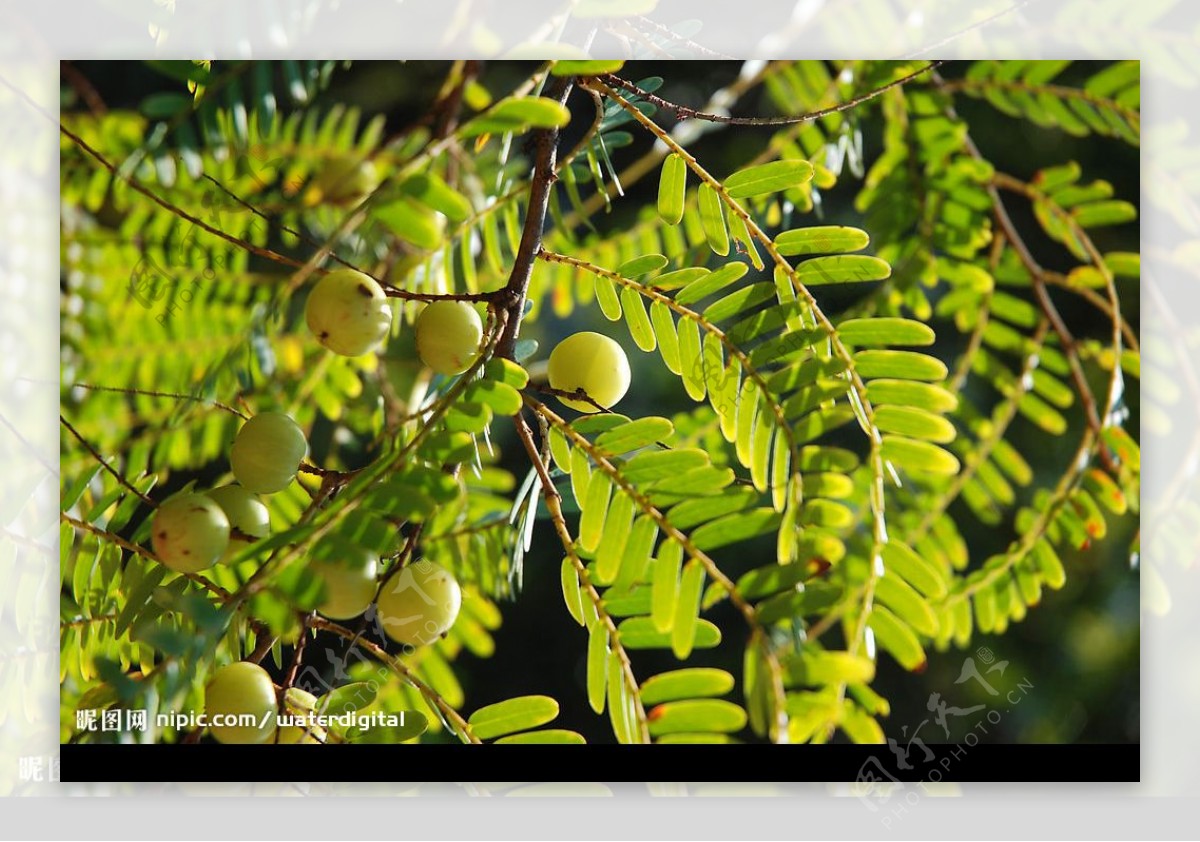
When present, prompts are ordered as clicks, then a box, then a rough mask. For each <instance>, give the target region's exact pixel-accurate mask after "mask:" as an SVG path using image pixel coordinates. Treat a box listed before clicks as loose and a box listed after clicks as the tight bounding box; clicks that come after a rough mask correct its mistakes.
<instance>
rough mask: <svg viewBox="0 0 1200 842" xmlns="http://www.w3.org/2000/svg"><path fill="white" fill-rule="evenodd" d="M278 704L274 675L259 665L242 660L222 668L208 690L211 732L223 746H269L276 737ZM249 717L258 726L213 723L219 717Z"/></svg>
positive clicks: (205, 702)
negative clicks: (254, 744)
mask: <svg viewBox="0 0 1200 842" xmlns="http://www.w3.org/2000/svg"><path fill="white" fill-rule="evenodd" d="M277 705H278V701H277V699H276V697H275V685H274V684H272V683H271V676H269V675H268V674H267V671H266V670H265V669H263V668H262V667H260V666H259V665H258V664H252V663H250V662H249V661H238V662H237V663H234V664H228V665H227V666H223V667H221V668H220V669H219V670H217V671H216V672H215V673H213V677H212V678H211V679H210V680H209V682H208V686H207V687H205V689H204V713H205V715H206V716H207V717H208V721H209V726H208V730H209V732H210V733H212V735H213V737H214V738H216V740H217V742H219V743H228V744H234V743H265V742H267V741H269V740H270V739H271V738H272V737H273V736H274V735H275V720H276V712H277ZM240 714H249V715H252V716H253V717H254V724H245V725H237V724H228V723H223V724H219V725H217V724H213V718H214V717H215V716H217V715H223V716H225V717H230V716H237V715H240Z"/></svg>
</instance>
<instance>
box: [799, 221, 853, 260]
mask: <svg viewBox="0 0 1200 842" xmlns="http://www.w3.org/2000/svg"><path fill="white" fill-rule="evenodd" d="M870 241H871V238H870V236H868V234H867V232H866V231H863V230H860V229H858V228H850V227H849V226H846V225H814V226H813V227H811V228H795V229H793V230H791V231H784V232H782V233H780V234H779V235H778V236H776V237H775V248H776V249H777V250H778V251H779V253H780V254H782V255H783V256H785V257H794V256H796V255H806V254H843V253H845V252H851V251H859V250H861V249H864V248H866V247H867V244H868V243H870Z"/></svg>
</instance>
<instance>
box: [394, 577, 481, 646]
mask: <svg viewBox="0 0 1200 842" xmlns="http://www.w3.org/2000/svg"><path fill="white" fill-rule="evenodd" d="M460 608H462V589H461V588H460V587H459V586H458V582H457V581H456V580H455V578H454V576H452V575H451V573H450V571H449V570H447V569H446V568H444V567H442V566H441V565H440V564H435V563H434V562H432V561H416V562H413V563H412V564H409V565H407V566H406V567H404V568H403V569H401V570H400V571H398V572H397V573H395V574H394V575H393V576H392V577H391V578H390V579H388V580H387V581H386V582H385V583H384V585H383V588H382V590H381V591H380V593H379V599H378V601H377V602H376V609H377V610H378V612H379V621H380V623H381V624H382V625H383V632H384V634H386V635H387V636H388V637H390V638H391V639H392V640H394V641H396V642H397V643H405V644H408V645H410V646H423V645H425V644H429V643H433V642H434V641H436V640H437V639H438V638H440V637H441V636H442V635H444V634H445V633H446V632H447V631H449V630H450V627H451V626H453V625H454V621H455V620H457V619H458V612H459V609H460Z"/></svg>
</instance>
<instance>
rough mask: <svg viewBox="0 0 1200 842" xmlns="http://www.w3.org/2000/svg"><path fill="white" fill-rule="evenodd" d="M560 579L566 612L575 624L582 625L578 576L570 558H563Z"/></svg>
mask: <svg viewBox="0 0 1200 842" xmlns="http://www.w3.org/2000/svg"><path fill="white" fill-rule="evenodd" d="M560 572H561V579H562V592H563V601H564V602H565V603H566V604H567V611H568V613H570V615H571V616H572V617H573V618H574V620H575V622H577V623H579V625H581V626H582V625H583V593H582V591H581V590H580V587H579V574H578V572H576V570H575V565H574V564H573V563H572V562H571V559H570V558H564V559H563V562H562V570H561V571H560Z"/></svg>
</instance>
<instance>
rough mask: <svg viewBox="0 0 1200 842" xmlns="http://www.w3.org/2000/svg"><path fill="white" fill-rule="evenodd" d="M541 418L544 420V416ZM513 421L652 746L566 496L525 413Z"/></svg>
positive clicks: (642, 710) (641, 733)
mask: <svg viewBox="0 0 1200 842" xmlns="http://www.w3.org/2000/svg"><path fill="white" fill-rule="evenodd" d="M538 417H539V418H542V416H540V415H539V416H538ZM542 420H544V419H542ZM513 422H514V423H515V424H516V427H517V435H518V436H519V437H520V439H521V444H522V445H524V447H525V452H526V453H527V454H529V459H530V461H531V462H533V467H534V469H535V470H536V471H537V474H538V479H540V480H541V485H542V497H543V499H544V500H545V501H546V509H547V510H548V511H549V512H550V520H551V522H552V523H553V524H554V531H555V532H556V533H558V537H559V540H560V541H561V542H562V545H563V551H564V552H565V553H566V554H567V557H568V558H569V559H570V560H571V565H572V566H573V567H574V568H575V575H576V576H577V577H578V579H579V585H580V588H582V589H583V590H584V591H586V592H587V595H588V599H589V600H590V601H591V603H592V605H593V606H594V608H595V610H596V616H597V618H598V621H599V622H601V623H603V624H604V626H605V629H606V630H607V632H608V639H609V641H610V642H611V644H612V647H613V651H614V652H616V654H617V658H618V659H619V660H620V661H621V672H622V674H623V675H624V678H625V684H626V686H627V688H628V689H629V690H630V692H631V694H632V696H633V700H634V716H635V719H636V720H637V723H636V725H637V731H638V737H639V738H640V740H641V742H643V743H648V742H650V731H649V726H648V724H647V722H648V721H647V719H646V709H645V707H644V706H643V705H642V698H641V695H640V694H639V693H638V682H637V677H636V676H635V675H634V672H633V663H632V662H631V661H630V660H629V653H628V652H626V651H625V647H624V646H622V645H621V643H620V635H619V633H618V631H617V624H616V622H615V621H614V620H613V619H612V616H611V615H610V614H609V613H608V612H607V611H606V610H605V608H604V602H603V599H602V598H601V596H600V592H599V591H598V590H596V586H595V585H594V584H593V583H592V580H591V577H590V576H589V575H588V572H587V566H586V565H585V564H584V563H583V560H582V559H580V558H579V554H578V553H577V552H576V550H575V540H574V539H573V538H572V537H571V533H570V532H569V531H568V530H567V521H566V518H565V517H564V516H563V510H562V495H561V494H559V493H558V488H557V487H556V486H555V485H554V480H553V479H552V478H551V477H550V473H549V471H548V470H547V469H546V462H545V457H544V456H543V454H541V453H539V452H538V448H537V444H536V443H535V442H534V440H533V431H532V430H530V429H529V423H528V422H527V421H526V420H525V417H524V415H523V414H522V413H517V415H516V416H514V418H513ZM610 712H611V711H610ZM614 719H615V715H614Z"/></svg>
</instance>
